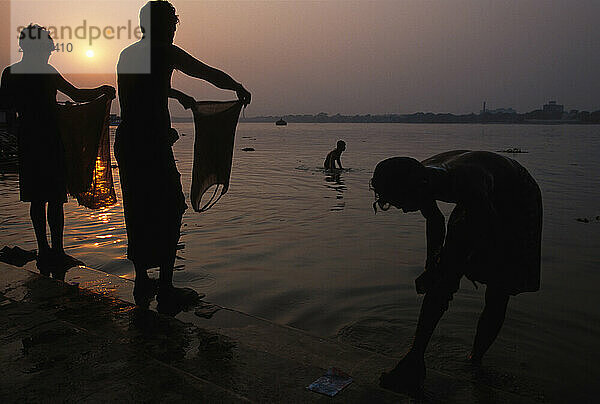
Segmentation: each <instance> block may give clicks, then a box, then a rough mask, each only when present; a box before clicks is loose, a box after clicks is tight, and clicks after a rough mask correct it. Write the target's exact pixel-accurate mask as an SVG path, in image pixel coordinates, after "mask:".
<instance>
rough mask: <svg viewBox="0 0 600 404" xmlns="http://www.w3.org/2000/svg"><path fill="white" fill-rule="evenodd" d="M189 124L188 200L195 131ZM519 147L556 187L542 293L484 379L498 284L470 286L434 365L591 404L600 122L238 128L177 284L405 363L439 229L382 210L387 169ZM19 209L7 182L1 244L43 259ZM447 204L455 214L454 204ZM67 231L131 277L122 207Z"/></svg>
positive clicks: (520, 311) (74, 219)
mask: <svg viewBox="0 0 600 404" xmlns="http://www.w3.org/2000/svg"><path fill="white" fill-rule="evenodd" d="M175 127H176V129H177V130H178V131H179V133H180V135H182V136H181V138H180V140H179V141H178V142H177V143H176V144H175V146H174V151H175V156H176V159H177V160H178V161H177V164H178V167H179V170H180V172H181V174H182V183H183V187H184V191H185V193H186V198H188V201H189V189H190V178H191V162H192V150H193V125H192V124H186V123H183V124H176V125H175ZM111 131H112V132H113V133H114V130H112V129H111ZM338 139H343V140H345V141H346V143H347V150H346V152H345V153H344V154H343V155H342V163H343V164H344V166H345V167H346V168H348V170H347V171H344V172H342V173H341V174H340V175H339V176H332V175H331V174H329V173H326V172H324V171H323V170H322V169H321V168H320V166H321V164H322V162H323V159H324V157H325V155H326V154H327V152H328V151H330V150H331V149H333V148H334V147H335V143H336V141H337V140H338ZM244 147H253V148H255V151H248V152H244V151H242V148H244ZM512 147H519V148H521V149H522V150H526V151H528V153H522V154H512V155H511V157H513V158H515V159H516V160H518V161H519V162H520V163H521V164H522V165H523V166H524V167H526V168H527V169H528V170H529V171H530V173H531V174H532V175H533V177H534V178H535V179H536V180H537V181H538V183H539V185H540V188H541V190H542V196H543V201H544V232H543V251H542V255H543V256H542V286H541V290H540V291H539V292H537V293H525V294H521V295H519V296H516V297H514V298H511V301H510V303H509V309H508V313H507V319H506V322H505V325H504V328H503V330H502V332H501V334H500V337H499V338H498V340H497V341H496V343H495V345H494V346H492V348H491V349H490V352H489V354H488V356H487V358H486V360H485V366H484V367H483V368H481V369H473V368H471V367H469V366H468V365H467V364H466V363H465V358H466V355H467V354H468V352H469V350H470V346H471V343H472V339H473V336H474V333H475V326H476V323H477V318H478V315H479V313H480V311H481V309H482V307H483V293H484V290H485V287H484V286H483V287H479V289H477V290H476V289H475V288H474V286H473V284H471V283H470V282H468V281H464V280H463V283H462V285H461V289H460V290H459V292H458V293H457V294H456V295H455V298H454V300H453V301H452V302H451V305H450V309H449V311H448V312H447V313H446V315H445V316H444V317H443V319H442V321H441V322H440V325H439V326H438V328H437V330H436V333H435V334H434V337H433V339H432V342H431V345H430V348H429V350H428V353H427V358H426V360H427V365H428V366H429V367H432V368H436V369H439V370H442V371H447V372H451V373H453V374H455V375H459V376H460V377H466V378H476V379H477V380H479V381H483V382H485V383H487V384H489V385H492V386H494V387H497V388H501V389H508V390H511V391H514V392H516V393H518V394H521V395H524V396H528V397H531V398H534V399H536V400H549V401H564V400H567V401H572V400H577V399H580V400H589V401H591V400H592V398H591V397H596V396H597V393H598V390H599V388H598V387H597V380H598V377H599V376H600V373H599V365H598V363H600V349H599V348H600V344H599V343H598V341H599V338H600V297H599V294H598V289H599V286H600V282H599V281H600V265H599V264H600V237H599V235H600V221H596V219H595V218H596V216H597V215H600V204H599V201H600V187H599V181H598V173H599V172H600V127H599V126H542V125H539V126H527V125H408V124H290V125H288V126H287V127H276V126H275V125H273V124H260V123H243V124H240V125H239V126H238V132H237V138H236V146H235V154H234V162H233V169H232V178H231V185H230V190H229V192H228V193H227V194H226V195H225V196H224V197H223V198H222V199H221V201H220V202H219V203H218V204H217V205H216V206H215V207H214V208H213V209H211V210H209V211H208V212H206V213H202V214H199V213H195V212H193V211H192V210H191V209H189V210H188V211H187V212H186V214H185V216H184V218H183V227H182V236H181V245H180V247H181V249H180V250H179V251H178V257H179V258H178V259H177V262H176V265H177V266H176V270H177V272H176V273H175V283H176V284H177V285H179V286H184V285H185V286H190V287H193V288H194V289H196V290H198V291H200V292H203V293H206V295H207V300H209V301H212V302H215V303H218V304H220V305H224V306H228V307H232V308H235V309H239V310H242V311H244V312H248V313H251V314H253V315H257V316H260V317H263V318H267V319H269V320H272V321H275V322H278V323H281V324H287V325H290V326H293V327H297V328H301V329H304V330H307V331H309V332H311V333H313V334H317V335H320V336H323V337H332V338H337V339H338V340H340V341H343V342H345V343H349V344H353V345H357V346H361V347H364V348H367V349H371V350H376V351H379V352H382V353H385V354H388V355H396V356H401V354H402V353H403V352H404V351H405V350H406V349H407V348H408V346H409V344H410V339H411V337H412V334H413V331H414V327H415V324H416V319H417V315H418V310H419V307H420V303H421V300H422V297H419V296H417V295H416V293H415V290H414V283H413V282H414V278H415V277H416V276H418V275H419V274H420V273H421V271H422V267H423V263H424V260H425V248H426V243H425V228H424V224H425V222H424V219H423V218H422V217H421V216H420V215H419V214H418V213H413V214H403V213H401V211H399V210H396V209H391V210H389V211H387V212H379V213H377V214H376V215H375V214H374V213H373V210H372V208H371V204H372V202H373V194H372V192H370V191H369V187H368V184H369V179H370V178H371V174H372V171H373V168H374V167H375V165H376V164H377V162H378V161H380V160H382V159H384V158H387V157H390V156H396V155H407V156H412V157H415V158H417V159H423V158H426V157H428V156H431V155H433V154H436V153H439V152H442V151H446V150H452V149H472V150H489V151H497V150H504V149H507V148H512ZM113 163H116V162H115V161H114V158H113ZM113 174H114V176H115V182H116V188H117V196H118V198H119V200H121V192H120V191H121V190H120V184H119V176H118V170H117V169H114V171H113ZM18 199H19V193H18V178H17V177H16V176H15V175H6V176H2V177H0V245H5V244H8V245H19V246H21V247H23V248H27V249H34V248H35V238H34V234H33V229H32V227H31V224H30V221H29V215H28V205H27V204H25V203H20V202H18ZM441 208H442V210H443V212H444V213H445V214H446V215H447V214H448V213H449V212H450V210H451V209H452V205H450V204H442V206H441ZM577 218H588V219H590V218H591V219H592V220H591V221H590V223H583V222H581V221H577V220H576V219H577ZM65 220H66V229H65V245H66V248H67V252H68V253H69V254H71V255H74V256H75V257H77V258H79V259H81V260H83V261H84V262H85V263H86V264H87V265H88V266H90V267H93V268H97V269H100V270H102V271H105V272H109V273H112V274H116V275H119V276H122V277H126V278H133V266H132V265H131V264H130V263H129V262H128V261H127V259H126V258H125V252H126V246H127V237H126V233H125V227H124V219H123V210H122V205H121V204H120V203H119V204H117V205H115V206H112V207H110V208H108V209H103V210H101V211H91V210H89V209H86V208H83V207H80V206H78V205H77V203H76V201H74V200H70V201H69V203H68V204H66V205H65ZM149 220H151V218H149ZM154 275H157V274H156V273H155V274H154Z"/></svg>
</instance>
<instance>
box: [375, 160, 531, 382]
mask: <svg viewBox="0 0 600 404" xmlns="http://www.w3.org/2000/svg"><path fill="white" fill-rule="evenodd" d="M371 186H372V189H373V190H374V191H375V195H376V198H377V201H376V202H375V203H374V204H373V208H374V209H375V211H377V206H379V207H380V208H381V209H383V210H387V209H388V208H389V206H390V205H391V206H395V207H396V208H398V209H402V210H403V211H404V212H415V211H421V214H422V215H423V216H424V217H425V218H426V221H427V222H426V223H427V224H426V233H427V261H426V264H425V272H424V273H423V274H422V275H421V276H419V277H418V278H417V280H416V281H415V283H416V287H417V291H418V293H425V298H424V300H423V304H422V306H421V313H420V315H419V321H418V324H417V329H416V332H415V339H414V342H413V345H412V348H411V350H410V351H409V352H408V353H407V354H406V356H405V357H404V358H403V359H402V360H401V361H400V362H399V363H398V365H397V366H396V367H395V368H394V369H393V370H392V371H390V372H389V373H384V374H383V375H382V376H381V379H380V381H381V386H382V387H384V388H389V389H392V390H396V391H401V390H419V389H420V388H421V387H422V385H423V380H424V379H425V362H424V353H425V349H426V348H427V345H428V343H429V340H430V338H431V335H432V333H433V330H434V329H435V327H436V326H437V323H438V321H439V320H440V318H441V317H442V314H443V313H444V312H445V311H446V310H447V308H448V302H449V301H450V300H452V296H453V294H454V293H455V292H456V291H457V290H458V288H459V283H460V279H461V278H462V277H463V275H464V276H466V277H467V278H468V279H469V280H471V281H473V282H475V281H476V282H480V283H484V284H486V285H487V287H486V292H485V308H484V310H483V312H482V313H481V316H480V318H479V323H478V325H477V333H476V335H475V341H474V343H473V348H472V351H471V354H470V355H469V359H470V360H471V361H472V362H474V363H479V362H481V359H482V357H483V355H484V354H485V353H486V351H487V350H488V348H489V347H490V346H491V345H492V343H493V342H494V340H495V339H496V337H497V336H498V333H499V331H500V329H501V327H502V324H503V322H504V317H505V313H506V307H507V304H508V300H509V297H510V296H511V295H513V296H514V295H517V294H519V293H521V292H533V291H537V290H539V286H540V255H541V234H542V199H541V194H540V189H539V187H538V186H537V184H536V182H535V180H534V179H533V178H532V177H531V175H530V174H529V173H528V172H527V170H526V169H525V168H523V167H522V166H521V165H520V164H519V163H517V162H516V161H515V160H512V159H510V158H507V157H503V156H500V155H498V154H495V153H491V152H483V151H466V150H456V151H449V152H446V153H441V154H438V155H435V156H433V157H430V158H428V159H426V160H424V161H422V162H419V161H417V160H415V159H412V158H409V157H394V158H390V159H387V160H383V161H381V162H380V163H379V164H378V165H377V167H376V168H375V172H374V173H373V178H372V179H371ZM438 200H439V201H443V202H448V203H455V204H456V207H455V208H454V210H453V211H452V214H451V215H450V218H449V220H448V231H447V234H446V226H445V220H444V215H443V214H442V213H441V211H440V209H439V208H438V206H437V202H436V201H438Z"/></svg>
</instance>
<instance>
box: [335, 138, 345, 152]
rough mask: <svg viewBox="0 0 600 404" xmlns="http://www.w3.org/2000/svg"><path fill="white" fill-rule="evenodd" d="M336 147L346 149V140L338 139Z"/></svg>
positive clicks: (340, 149)
mask: <svg viewBox="0 0 600 404" xmlns="http://www.w3.org/2000/svg"><path fill="white" fill-rule="evenodd" d="M336 148H337V149H338V151H344V150H346V142H344V141H343V140H338V141H337V145H336Z"/></svg>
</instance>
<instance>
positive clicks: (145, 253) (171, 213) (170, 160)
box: [114, 1, 251, 313]
mask: <svg viewBox="0 0 600 404" xmlns="http://www.w3.org/2000/svg"><path fill="white" fill-rule="evenodd" d="M178 23H179V18H178V16H177V14H176V11H175V8H174V7H173V5H172V4H171V3H169V2H168V1H149V2H148V3H146V5H144V6H143V7H142V9H141V10H140V26H141V27H142V29H143V31H144V37H143V38H142V39H141V40H140V41H138V42H136V43H134V44H132V45H130V46H129V47H127V48H125V49H124V50H123V51H122V52H121V55H120V57H119V62H118V64H117V73H118V84H119V101H120V104H121V124H120V125H119V128H118V129H117V132H116V137H115V146H114V148H115V156H116V158H117V161H118V162H119V173H120V180H121V189H122V191H123V207H124V213H125V224H126V227H127V239H128V250H127V256H128V258H129V259H130V260H131V261H133V264H134V266H135V272H136V278H135V288H134V292H133V293H134V298H135V301H136V303H137V304H138V305H140V306H146V305H148V304H149V301H150V299H152V298H153V296H154V294H155V293H158V296H157V300H158V303H159V304H158V309H159V311H164V312H167V313H174V312H177V310H178V308H179V307H180V306H181V305H184V304H187V303H189V302H193V301H194V300H195V299H197V297H198V294H197V293H196V292H195V291H193V290H191V289H187V288H175V287H174V286H173V266H174V262H175V252H176V248H177V243H178V240H179V235H180V234H179V232H180V226H181V219H182V215H183V212H184V211H185V209H186V207H187V205H186V203H185V197H184V195H183V192H182V189H181V181H180V175H179V172H178V171H177V166H176V165H175V159H174V156H173V150H172V147H171V146H172V144H173V142H174V141H175V140H176V139H177V134H176V132H175V131H174V130H173V129H172V128H171V118H170V115H169V108H168V98H174V99H177V100H178V101H179V102H180V103H181V104H182V105H183V106H184V107H185V108H190V107H191V106H192V105H193V104H194V102H195V100H194V99H193V98H192V97H191V96H189V95H187V94H184V93H183V92H181V91H178V90H176V89H174V88H171V75H172V74H173V70H179V71H180V72H182V73H184V74H186V75H188V76H191V77H194V78H198V79H203V80H206V81H208V82H209V83H211V84H213V85H214V86H216V87H218V88H221V89H224V90H231V91H234V92H235V93H236V94H237V97H238V98H239V100H240V102H242V103H243V104H244V105H247V104H249V103H250V98H251V95H250V93H249V92H248V91H247V90H246V89H245V88H244V86H242V85H241V84H240V83H238V82H237V81H235V80H234V79H233V78H232V77H231V76H229V75H228V74H226V73H225V72H223V71H221V70H218V69H215V68H213V67H210V66H208V65H206V64H204V63H202V62H201V61H199V60H198V59H196V58H194V57H193V56H191V55H190V54H188V53H187V52H186V51H184V50H183V49H181V48H180V47H178V46H176V45H174V44H173V39H174V37H175V31H176V29H177V24H178ZM148 63H149V64H150V66H147V64H148ZM147 67H150V72H149V73H143V71H144V69H145V68H147ZM153 267H160V278H159V282H158V285H157V283H156V282H155V281H154V280H152V279H150V278H149V277H148V274H147V270H148V269H149V268H153Z"/></svg>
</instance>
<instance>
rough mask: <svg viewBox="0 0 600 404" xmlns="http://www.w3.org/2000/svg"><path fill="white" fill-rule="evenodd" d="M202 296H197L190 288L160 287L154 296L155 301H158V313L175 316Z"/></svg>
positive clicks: (202, 295)
mask: <svg viewBox="0 0 600 404" xmlns="http://www.w3.org/2000/svg"><path fill="white" fill-rule="evenodd" d="M204 296H205V295H204V294H200V295H199V294H198V292H196V291H195V290H194V289H190V288H176V287H174V286H171V287H166V288H162V287H161V288H160V289H159V290H158V295H157V296H156V300H157V301H158V307H157V310H158V312H159V313H165V314H168V315H171V316H175V315H176V314H177V313H179V312H181V311H183V310H185V309H186V308H188V307H190V306H192V305H193V304H194V303H196V302H198V301H199V300H200V299H202V298H203V297H204Z"/></svg>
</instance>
